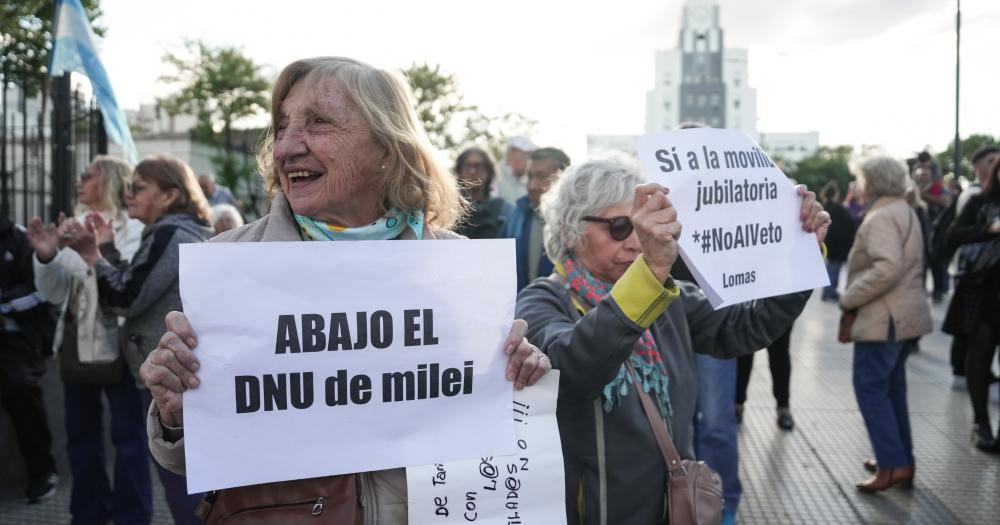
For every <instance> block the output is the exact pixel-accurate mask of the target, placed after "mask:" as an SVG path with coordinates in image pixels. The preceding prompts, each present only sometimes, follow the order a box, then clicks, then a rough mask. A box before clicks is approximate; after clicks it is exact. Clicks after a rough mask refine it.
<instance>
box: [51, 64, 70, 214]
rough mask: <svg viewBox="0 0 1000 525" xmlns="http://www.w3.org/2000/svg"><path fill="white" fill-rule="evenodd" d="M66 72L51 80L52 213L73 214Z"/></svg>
mask: <svg viewBox="0 0 1000 525" xmlns="http://www.w3.org/2000/svg"><path fill="white" fill-rule="evenodd" d="M69 99H70V81H69V73H66V74H64V75H62V76H59V77H52V212H51V216H50V217H49V220H52V221H54V220H56V218H57V217H58V216H59V212H63V213H65V214H66V215H67V216H70V215H72V214H73V211H72V196H71V192H70V186H71V185H72V184H73V111H72V108H71V106H70V100H69Z"/></svg>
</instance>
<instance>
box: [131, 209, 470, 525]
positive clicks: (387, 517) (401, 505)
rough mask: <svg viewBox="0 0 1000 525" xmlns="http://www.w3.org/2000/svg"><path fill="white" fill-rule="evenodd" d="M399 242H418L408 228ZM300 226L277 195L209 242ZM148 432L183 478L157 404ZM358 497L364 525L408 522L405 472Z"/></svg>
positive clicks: (362, 484) (291, 234)
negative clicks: (258, 214)
mask: <svg viewBox="0 0 1000 525" xmlns="http://www.w3.org/2000/svg"><path fill="white" fill-rule="evenodd" d="M398 238H399V239H415V238H416V236H415V235H414V234H413V232H412V231H411V230H409V229H406V230H405V231H404V232H403V233H402V234H401V235H400V236H399V237H398ZM423 238H424V240H437V239H460V238H462V237H461V236H459V235H456V234H454V233H452V232H448V231H431V230H428V229H427V228H426V227H425V228H424V234H423ZM301 240H302V234H301V233H300V232H299V226H298V224H297V223H296V222H295V220H294V219H293V218H292V211H291V209H290V208H289V206H288V201H287V200H285V197H284V196H283V195H282V194H280V193H279V194H277V195H276V196H275V197H274V199H273V200H272V201H271V211H270V213H268V214H267V215H265V216H264V217H262V218H261V219H258V220H256V221H254V222H252V223H250V224H247V225H246V226H243V227H241V228H237V229H235V230H232V231H228V232H226V233H223V234H221V235H219V236H217V237H214V238H212V239H211V240H210V241H209V242H270V241H301ZM146 432H147V434H148V435H149V450H150V451H151V452H152V454H153V458H155V459H156V461H157V463H159V464H160V465H163V467H164V468H166V469H167V470H170V471H173V472H175V473H177V474H180V475H184V472H185V467H184V438H183V437H180V439H178V440H175V441H173V442H171V441H168V440H167V439H165V438H164V428H163V425H162V424H160V417H159V412H158V411H157V409H156V403H155V402H154V403H153V404H151V405H150V407H149V412H148V414H147V418H146ZM358 497H359V498H360V500H361V505H362V507H363V508H364V510H365V521H364V523H365V525H401V524H405V523H406V522H407V513H406V512H407V511H406V470H405V469H401V468H398V469H390V470H381V471H377V472H362V473H360V474H358Z"/></svg>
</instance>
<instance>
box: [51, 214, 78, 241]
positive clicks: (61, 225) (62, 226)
mask: <svg viewBox="0 0 1000 525" xmlns="http://www.w3.org/2000/svg"><path fill="white" fill-rule="evenodd" d="M75 220H76V219H67V218H66V214H65V213H63V212H59V220H58V221H56V232H58V233H59V248H60V249H62V248H65V247H66V241H67V240H68V239H69V234H68V233H66V227H67V226H69V223H70V222H72V221H75Z"/></svg>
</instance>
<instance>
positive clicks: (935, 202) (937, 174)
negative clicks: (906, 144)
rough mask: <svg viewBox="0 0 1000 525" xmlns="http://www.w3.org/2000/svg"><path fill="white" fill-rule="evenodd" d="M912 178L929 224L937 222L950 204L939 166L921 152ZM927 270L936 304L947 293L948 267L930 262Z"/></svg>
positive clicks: (948, 281) (948, 282) (926, 154)
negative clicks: (925, 205) (924, 205)
mask: <svg viewBox="0 0 1000 525" xmlns="http://www.w3.org/2000/svg"><path fill="white" fill-rule="evenodd" d="M913 178H914V181H915V182H916V183H917V186H918V187H919V188H920V197H921V198H922V199H923V201H924V202H926V203H927V214H928V216H929V218H930V220H931V222H933V221H935V220H937V218H938V216H940V215H941V214H942V213H943V212H944V210H945V209H946V208H948V205H949V204H951V196H950V195H949V193H948V188H947V187H946V186H945V185H944V181H943V178H942V176H941V165H940V164H938V162H937V161H936V160H934V157H933V156H931V154H930V153H928V152H926V151H921V152H920V153H919V154H918V155H917V162H916V163H915V164H914V166H913ZM927 269H928V270H929V271H930V274H931V280H932V281H933V282H934V291H933V293H932V298H933V300H934V303H935V304H938V303H940V302H941V301H943V300H944V296H945V294H947V293H948V288H949V284H950V279H949V277H948V267H947V264H945V263H941V262H936V261H931V263H930V264H928V265H927Z"/></svg>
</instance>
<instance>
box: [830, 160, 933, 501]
mask: <svg viewBox="0 0 1000 525" xmlns="http://www.w3.org/2000/svg"><path fill="white" fill-rule="evenodd" d="M858 183H859V186H860V187H861V189H862V191H864V194H865V201H866V202H870V203H872V204H871V207H870V208H869V209H868V211H867V212H866V213H865V216H864V220H863V221H862V223H861V226H860V227H859V228H858V232H857V235H856V236H855V238H854V246H853V247H852V248H851V252H850V254H849V255H848V257H847V289H846V290H845V291H844V294H843V295H841V297H840V306H841V308H843V309H844V310H845V311H853V310H856V311H857V312H856V318H855V319H856V320H855V321H854V324H853V326H852V327H851V335H850V337H851V340H852V341H854V395H855V396H856V397H857V400H858V407H859V408H860V409H861V415H862V416H863V417H864V420H865V427H867V429H868V437H869V439H871V443H872V448H873V449H874V450H875V460H868V461H866V462H864V466H865V468H866V469H868V470H870V471H873V472H875V477H873V478H871V479H868V480H865V481H860V482H858V484H857V487H858V489H859V490H861V491H863V492H877V491H882V490H886V489H888V488H890V487H892V486H893V485H896V484H902V485H904V486H912V485H913V472H914V461H913V440H912V438H911V436H910V418H909V413H908V412H909V408H908V407H907V403H906V357H907V356H908V355H909V353H910V352H911V351H913V348H914V347H915V346H916V340H917V338H918V337H920V336H922V335H924V334H926V333H929V332H930V331H931V328H932V327H931V312H930V306H929V305H928V304H927V293H926V292H925V290H924V258H923V253H924V240H923V235H922V234H921V229H920V220H919V219H917V215H916V213H914V211H913V209H912V208H911V207H910V205H909V204H908V203H907V202H906V199H905V198H904V195H905V193H906V186H907V177H906V170H905V169H904V168H903V166H902V165H901V164H900V163H899V162H898V161H896V160H894V159H891V158H887V157H879V158H874V159H871V160H868V161H866V162H865V163H864V164H862V166H861V174H860V176H859V177H858Z"/></svg>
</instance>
